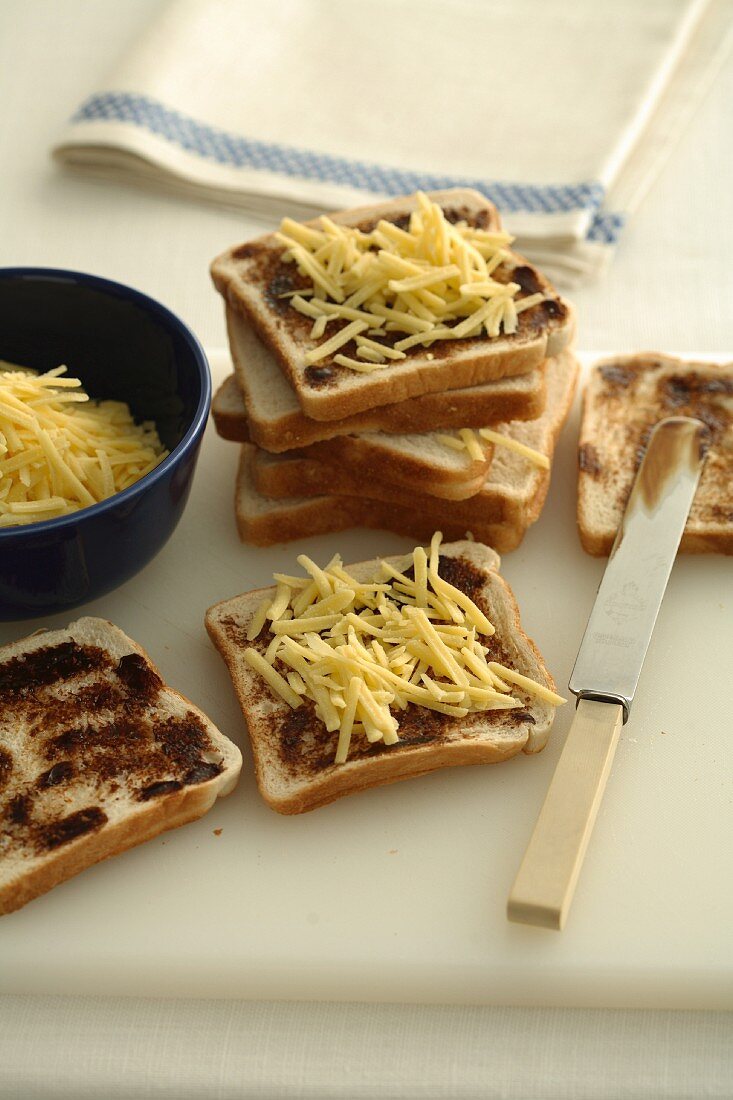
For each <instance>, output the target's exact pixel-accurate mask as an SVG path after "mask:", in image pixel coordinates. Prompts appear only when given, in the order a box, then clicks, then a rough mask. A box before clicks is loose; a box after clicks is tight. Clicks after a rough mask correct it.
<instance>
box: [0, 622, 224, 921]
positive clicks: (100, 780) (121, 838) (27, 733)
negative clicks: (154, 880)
mask: <svg viewBox="0 0 733 1100" xmlns="http://www.w3.org/2000/svg"><path fill="white" fill-rule="evenodd" d="M241 766H242V756H241V753H240V751H239V749H238V748H237V746H236V745H234V744H232V742H231V741H229V740H228V739H227V738H226V737H224V736H223V734H221V733H220V732H219V730H218V729H217V728H216V727H215V726H214V725H213V723H212V722H211V721H209V719H208V718H207V717H206V716H205V715H204V714H202V713H201V711H200V710H198V709H197V708H196V707H194V706H193V705H192V704H191V703H189V701H188V700H187V699H184V697H183V696H182V695H179V694H178V692H176V691H173V690H172V689H171V688H169V687H167V686H166V685H165V684H164V683H163V681H162V680H161V677H160V674H159V672H158V670H157V669H156V667H155V665H154V664H153V663H152V662H151V660H150V659H149V657H148V656H147V654H146V653H145V651H144V650H143V649H141V648H140V646H138V645H136V644H135V642H133V641H132V640H131V639H130V638H128V637H127V636H126V635H125V634H123V632H122V631H121V630H119V629H118V628H117V627H116V626H113V625H112V624H111V623H108V622H106V621H105V620H104V619H93V618H83V619H78V620H77V621H76V622H73V623H71V624H70V625H69V626H68V627H67V628H66V629H64V630H52V631H40V632H38V633H36V634H33V635H31V636H30V637H29V638H23V639H21V640H20V641H18V642H15V643H13V644H12V645H8V646H4V647H3V648H2V649H0V805H1V807H2V808H1V809H0V816H1V817H2V832H1V833H0V851H1V852H2V860H1V861H0V913H9V912H12V911H13V910H14V909H19V908H20V907H21V906H22V905H25V904H26V902H28V901H31V900H32V899H33V898H35V897H38V895H39V894H43V893H45V892H46V891H47V890H50V889H51V888H52V887H53V886H56V885H58V883H60V882H63V881H64V880H65V879H67V878H70V877H71V876H72V875H75V874H77V873H78V872H79V871H83V870H84V868H86V867H89V866H90V865H91V864H93V863H97V862H98V861H99V860H102V859H107V858H108V857H109V856H114V855H116V854H117V853H118V852H122V851H124V850H125V849H126V848H131V847H133V846H134V845H136V844H141V843H142V842H143V841H145V840H149V839H150V838H151V837H154V836H157V834H158V833H161V832H163V831H164V830H166V829H173V828H175V827H176V826H178V825H184V824H185V823H186V822H188V821H193V820H194V818H197V817H201V815H202V814H205V813H206V811H207V810H209V809H210V808H211V806H212V805H213V803H214V801H215V799H216V798H218V797H221V796H223V795H226V794H229V792H230V791H231V790H232V789H233V788H234V786H235V784H236V781H237V778H238V776H239V771H240V768H241Z"/></svg>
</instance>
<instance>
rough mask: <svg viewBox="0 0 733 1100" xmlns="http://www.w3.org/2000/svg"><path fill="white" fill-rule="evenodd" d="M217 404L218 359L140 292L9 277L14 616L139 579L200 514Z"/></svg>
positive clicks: (2, 288) (4, 373)
mask: <svg viewBox="0 0 733 1100" xmlns="http://www.w3.org/2000/svg"><path fill="white" fill-rule="evenodd" d="M210 402H211V378H210V375H209V368H208V364H207V362H206V357H205V355H204V352H203V350H202V348H201V346H200V344H199V342H198V340H197V339H196V337H195V336H194V335H193V333H192V332H191V331H190V330H189V329H188V328H187V327H186V325H184V324H183V322H182V321H181V320H180V319H179V318H178V317H176V316H175V315H174V314H173V313H171V312H170V311H169V310H168V309H166V308H165V307H164V306H163V305H161V304H160V303H158V302H156V301H155V300H154V299H152V298H149V297H147V296H146V295H144V294H142V293H140V292H139V291H137V290H133V289H132V288H131V287H127V286H123V285H122V284H120V283H115V282H112V281H111V280H108V279H103V278H100V277H97V276H93V275H85V274H82V273H80V272H74V271H63V270H57V269H51V268H4V269H0V620H3V621H8V620H15V619H26V618H33V617H35V616H38V615H47V614H49V613H52V612H60V611H65V610H67V609H69V608H72V607H75V606H78V605H79V604H81V603H85V602H87V601H89V600H92V599H95V598H96V597H98V596H101V595H103V594H104V593H105V592H109V591H111V590H112V589H114V588H117V587H118V586H119V585H121V584H123V583H124V582H125V581H126V580H128V579H129V578H130V577H132V576H133V575H134V574H135V573H137V572H138V571H139V570H140V569H142V567H143V566H144V565H146V564H147V563H148V562H149V561H150V560H151V559H152V558H153V557H154V556H155V554H157V552H158V551H159V550H160V549H161V547H162V546H163V545H164V543H165V542H167V540H168V538H169V537H170V536H171V535H172V533H173V531H174V529H175V527H176V525H177V523H178V521H179V519H180V518H181V515H182V513H183V509H184V507H185V505H186V501H187V499H188V495H189V491H190V488H191V483H192V479H193V475H194V470H195V467H196V460H197V457H198V451H199V447H200V443H201V438H202V436H203V432H204V429H205V427H206V421H207V416H208V411H209V405H210Z"/></svg>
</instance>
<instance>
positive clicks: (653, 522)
mask: <svg viewBox="0 0 733 1100" xmlns="http://www.w3.org/2000/svg"><path fill="white" fill-rule="evenodd" d="M708 440H709V431H708V429H707V428H706V426H705V425H704V424H703V423H702V422H701V421H699V420H695V419H693V418H691V417H683V416H677V417H668V418H667V419H666V420H662V421H660V422H659V424H657V426H656V427H655V428H654V430H653V431H652V433H651V435H650V437H649V443H648V445H647V449H646V452H645V454H644V457H643V459H642V462H641V465H640V467H639V470H638V472H637V475H636V478H635V480H634V484H633V486H632V489H631V493H630V495H629V499H628V501H627V505H626V510H625V512H624V515H623V519H622V521H621V524H620V526H619V530H618V532H617V535H616V539H615V542H614V544H613V548H612V550H611V554H610V556H609V559H608V564H607V566H606V570H605V572H604V574H603V577H602V579H601V583H600V586H599V588H598V593H597V595H596V600H595V603H594V605H593V609H592V611H591V613H590V618H589V619H588V625H587V626H586V629H585V633H584V635H583V639H582V641H581V643H580V649H579V651H578V656H577V658H576V661H575V666H574V668H573V671H572V674H571V676H570V683H569V687H570V691H571V692H572V693H573V694H574V695H575V696H577V699H578V707H577V711H576V714H575V718H574V720H573V723H572V725H571V727H570V731H569V733H568V736H567V740H566V742H565V745H564V747H563V751H562V754H561V756H560V760H559V762H558V765H557V768H556V770H555V774H554V776H553V778H552V781H551V783H550V787H549V789H548V792H547V796H546V798H545V802H544V804H543V806H542V809H541V811H540V815H539V817H538V819H537V824H536V825H535V828H534V831H533V833H532V837H531V839H530V841H529V845H528V846H527V850H526V852H525V855H524V859H523V860H522V863H521V866H520V868H519V872H518V874H517V877H516V879H515V881H514V885H513V886H512V889H511V892H510V895H509V901H508V904H507V916H508V918H509V920H512V921H518V922H520V923H524V924H536V925H540V926H542V927H545V928H553V929H556V930H560V929H562V928H563V926H564V924H565V921H566V919H567V914H568V911H569V909H570V904H571V902H572V898H573V894H574V892H575V886H576V884H577V880H578V876H579V874H580V868H581V866H582V862H583V858H584V856H585V851H586V848H587V846H588V841H589V840H590V836H591V833H592V830H593V825H594V823H595V819H596V815H597V813H598V808H599V806H600V803H601V799H602V797H603V791H604V789H605V785H606V780H607V778H608V775H609V773H610V770H611V764H612V763H613V757H614V754H615V751H616V745H617V743H618V738H619V733H620V730H621V726H622V724H623V723H624V722H626V721H627V720H628V718H629V714H630V710H631V705H632V703H633V700H634V695H635V693H636V688H637V685H638V682H639V676H640V673H641V669H642V665H643V663H644V658H645V656H646V652H647V649H648V647H649V642H650V640H651V636H652V632H653V630H654V624H655V623H656V620H657V615H658V613H659V608H660V606H661V603H662V599H663V597H664V592H665V589H666V587H667V581H668V580H669V575H670V573H671V571H672V566H673V565H674V561H675V557H676V555H677V550H678V548H679V543H680V539H681V538H682V533H683V531H684V528H685V524H686V522H687V517H688V515H689V511H690V508H691V506H692V502H693V500H694V497H695V491H696V489H697V485H698V482H699V480H700V474H701V472H702V467H703V465H704V462H705V457H706V454H707V445H708Z"/></svg>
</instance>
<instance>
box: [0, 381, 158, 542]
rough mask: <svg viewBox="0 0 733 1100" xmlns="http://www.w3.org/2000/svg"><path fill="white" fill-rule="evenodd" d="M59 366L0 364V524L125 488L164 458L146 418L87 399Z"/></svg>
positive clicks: (60, 510) (67, 508)
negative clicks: (40, 371)
mask: <svg viewBox="0 0 733 1100" xmlns="http://www.w3.org/2000/svg"><path fill="white" fill-rule="evenodd" d="M65 375H66V367H63V366H62V367H56V369H55V370H50V371H47V372H46V373H45V374H36V373H35V372H33V371H30V370H26V369H25V368H17V367H14V366H13V364H9V363H1V364H0V527H10V526H15V525H16V524H27V523H35V522H38V521H39V520H44V519H53V518H55V517H56V516H63V515H67V514H68V513H70V512H75V511H77V510H78V509H80V508H86V507H87V506H88V505H90V504H97V503H98V502H99V501H100V500H104V499H105V498H106V497H110V496H112V495H113V494H114V493H118V492H120V491H121V490H122V489H126V488H128V486H130V485H132V484H133V483H134V482H136V481H138V480H139V479H140V478H141V477H144V475H145V474H147V473H149V472H150V470H152V469H153V468H154V467H155V466H157V465H158V463H159V462H160V461H161V460H162V459H163V458H165V456H166V455H167V454H168V451H166V450H164V448H163V445H162V444H161V442H160V439H159V438H158V433H157V431H156V429H155V425H154V424H153V423H144V424H136V423H135V422H134V420H133V418H132V414H131V412H130V409H129V407H128V406H127V405H126V404H124V402H122V401H99V402H97V401H91V400H90V399H89V395H88V394H86V393H85V392H84V390H83V389H82V385H81V382H80V381H79V379H78V378H67V377H65Z"/></svg>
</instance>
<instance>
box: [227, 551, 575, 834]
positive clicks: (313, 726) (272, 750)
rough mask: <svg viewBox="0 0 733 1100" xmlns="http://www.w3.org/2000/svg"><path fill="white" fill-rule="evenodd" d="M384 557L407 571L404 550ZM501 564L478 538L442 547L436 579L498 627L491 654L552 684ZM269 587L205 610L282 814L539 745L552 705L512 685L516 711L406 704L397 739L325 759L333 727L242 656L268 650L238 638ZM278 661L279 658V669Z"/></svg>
mask: <svg viewBox="0 0 733 1100" xmlns="http://www.w3.org/2000/svg"><path fill="white" fill-rule="evenodd" d="M387 560H388V561H390V562H391V563H392V564H393V565H395V566H396V567H397V568H404V562H405V559H404V558H403V557H396V558H388V559H387ZM377 565H378V562H375V561H370V562H361V563H359V564H358V565H350V566H348V570H349V573H350V574H351V575H352V576H354V577H355V578H356V579H357V580H359V581H369V580H371V579H372V578H373V577H374V576H375V573H376V570H377ZM498 566H499V559H498V556H497V555H496V554H495V553H494V552H493V551H492V550H490V549H489V548H488V547H486V546H482V545H481V544H480V543H476V542H456V543H454V544H452V545H444V546H442V547H441V557H440V574H441V576H443V577H444V578H445V579H446V580H448V581H449V582H450V583H451V584H454V585H455V586H456V587H458V588H460V589H462V590H463V591H464V592H466V593H467V594H469V595H470V597H471V599H472V600H473V601H474V602H475V603H476V604H477V605H478V606H479V608H480V609H481V610H482V611H483V612H484V614H485V615H487V616H488V618H489V619H490V620H491V622H492V623H493V624H494V626H495V627H496V634H495V635H494V636H493V637H492V638H490V639H489V640H488V641H487V642H486V644H488V645H489V646H490V649H491V659H492V660H498V661H500V662H501V663H502V664H506V665H508V666H511V667H512V668H514V669H516V670H517V671H518V672H521V673H522V674H524V675H525V676H529V677H531V678H532V679H534V680H536V681H538V682H539V683H541V684H544V685H546V686H547V687H549V688H550V689H551V690H554V683H553V681H552V677H551V676H550V673H549V672H548V670H547V668H546V667H545V664H544V662H543V660H542V657H541V655H540V653H539V651H538V650H537V648H536V646H535V645H534V643H533V642H532V640H531V639H530V638H528V637H527V635H526V634H525V633H524V631H523V630H522V627H521V624H520V621H519V610H518V608H517V604H516V601H515V599H514V596H513V594H512V592H511V589H510V588H509V586H508V585H507V584H506V582H505V581H504V580H503V579H502V578H501V577H500V576H499V574H498V572H497V568H498ZM274 594H275V589H274V588H271V589H258V590H256V591H254V592H247V593H245V594H244V595H241V596H235V597H234V598H233V599H230V600H225V601H224V602H223V603H220V604H217V605H216V606H215V607H212V608H210V609H209V611H208V612H207V614H206V628H207V630H208V632H209V634H210V636H211V639H212V641H213V643H214V645H215V646H216V647H217V649H218V650H219V652H220V653H221V655H222V657H223V658H224V660H225V662H226V664H227V667H228V669H229V672H230V675H231V677H232V680H233V682H234V688H235V690H236V692H237V696H238V698H239V703H240V706H241V708H242V712H243V714H244V717H245V720H246V723H247V728H248V731H249V736H250V740H251V742H252V753H253V757H254V764H255V772H256V776H257V783H258V786H259V788H260V792H261V794H262V796H263V798H264V799H265V801H266V802H267V803H268V804H269V805H270V806H271V807H272V808H273V809H274V810H277V811H278V812H279V813H283V814H297V813H304V812H305V811H307V810H313V809H316V808H317V807H319V806H324V805H326V804H327V803H329V802H333V801H334V800H335V799H337V798H341V797H342V796H343V795H347V794H355V793H356V792H357V791H361V790H365V789H366V788H368V787H374V786H377V785H381V784H385V783H394V782H396V781H398V780H401V779H409V778H412V777H413V776H418V775H424V774H425V773H426V772H429V771H433V770H434V769H436V768H443V767H451V766H454V765H462V764H489V763H495V762H497V761H500V760H506V759H507V758H508V757H510V756H514V755H515V754H516V753H518V752H529V753H531V752H538V751H539V750H540V749H542V748H544V746H545V743H546V741H547V737H548V735H549V731H550V727H551V725H552V721H553V716H554V710H553V707H552V706H551V705H550V704H549V703H545V702H543V701H542V700H540V699H538V698H537V697H536V696H533V697H530V696H529V695H525V694H523V693H522V692H521V691H516V692H515V695H516V697H517V698H519V699H521V701H522V703H523V704H524V706H523V708H522V709H521V710H520V711H506V710H505V711H483V712H477V713H469V714H468V715H466V716H465V717H463V718H457V717H451V716H448V715H444V714H439V713H437V712H436V711H432V710H427V709H425V708H424V707H421V706H417V705H413V704H410V705H409V706H408V708H407V710H406V711H403V712H400V728H399V735H400V738H401V740H400V741H399V743H398V744H396V745H393V746H390V747H386V746H385V745H384V743H383V742H378V743H376V744H368V743H367V742H366V740H363V741H362V742H361V743H357V742H356V741H355V743H354V745H353V749H352V752H351V753H350V755H349V758H348V759H347V761H346V763H345V764H334V763H332V761H333V758H334V754H335V749H336V738H337V734H336V733H329V732H327V730H326V727H325V725H324V724H323V722H321V720H320V719H319V718H318V717H317V716H316V715H315V712H314V711H313V710H312V709H311V707H310V704H308V703H304V704H303V705H302V706H301V707H299V708H298V709H297V710H291V709H290V707H289V706H288V705H287V704H286V703H284V702H283V701H282V700H281V699H280V698H278V697H277V696H275V695H274V694H273V693H272V691H271V690H270V688H269V686H268V685H267V684H266V683H265V682H264V681H263V680H262V678H261V677H260V676H259V674H258V673H256V672H255V671H254V670H253V669H252V668H251V667H250V665H249V664H248V663H247V662H246V661H245V659H244V651H245V649H246V647H247V645H250V644H252V645H255V646H256V647H257V648H259V649H260V650H262V651H264V649H265V648H266V647H267V644H268V642H269V640H270V639H269V635H268V633H267V631H266V630H262V631H261V632H260V635H259V637H258V639H257V640H256V641H255V642H253V643H248V642H246V641H245V640H244V639H245V638H246V634H247V630H248V628H249V625H250V623H251V621H252V618H253V616H254V613H255V611H256V609H257V607H258V606H259V604H260V603H261V601H262V600H263V598H264V597H265V596H267V595H271V596H273V597H274ZM279 664H280V662H279V661H276V667H277V666H278V665H279ZM283 669H284V666H283Z"/></svg>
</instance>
